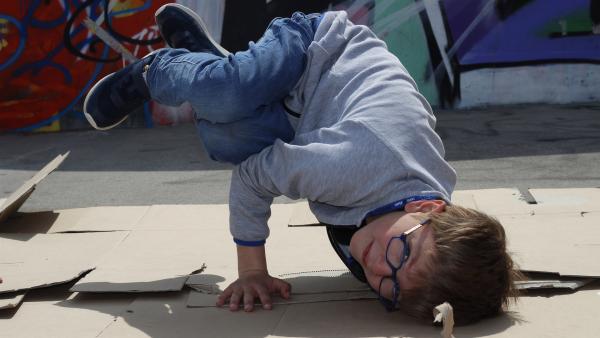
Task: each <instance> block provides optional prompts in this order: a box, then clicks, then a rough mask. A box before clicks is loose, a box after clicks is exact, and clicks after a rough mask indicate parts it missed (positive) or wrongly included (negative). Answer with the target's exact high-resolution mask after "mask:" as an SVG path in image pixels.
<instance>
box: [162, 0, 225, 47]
mask: <svg viewBox="0 0 600 338" xmlns="http://www.w3.org/2000/svg"><path fill="white" fill-rule="evenodd" d="M168 7H175V8H178V9H180V10H182V11H184V12H185V13H186V14H187V15H189V16H191V17H192V18H193V19H194V21H196V23H197V24H198V25H199V26H200V28H201V29H202V31H203V32H204V35H206V37H207V38H208V41H210V43H211V44H212V45H213V46H215V48H216V49H217V50H218V51H219V52H220V53H221V54H223V55H224V56H227V55H229V54H231V53H230V52H229V51H228V50H227V49H225V48H223V47H222V46H221V45H219V44H218V43H217V42H216V41H215V40H213V38H212V36H210V33H209V30H208V28H207V27H206V25H205V24H204V20H202V18H201V17H200V16H199V15H198V14H196V12H194V11H192V10H191V9H189V8H187V7H185V6H183V5H180V4H174V3H170V4H166V5H162V6H161V7H160V8H159V9H157V10H156V12H155V13H154V17H155V18H156V17H157V16H159V15H160V13H162V11H164V10H165V9H166V8H168ZM165 42H166V43H167V46H169V47H171V48H173V47H172V46H170V45H169V43H168V42H167V41H166V40H165Z"/></svg>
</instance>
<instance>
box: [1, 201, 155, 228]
mask: <svg viewBox="0 0 600 338" xmlns="http://www.w3.org/2000/svg"><path fill="white" fill-rule="evenodd" d="M149 209H150V206H100V207H88V208H75V209H62V210H55V211H38V212H16V213H14V214H13V215H11V217H10V218H9V219H7V220H6V221H5V222H4V223H3V224H2V226H1V227H0V231H1V232H3V233H46V234H52V233H79V232H110V231H130V230H134V229H135V228H137V226H138V223H139V221H140V219H141V218H142V217H143V216H144V215H145V214H146V212H147V211H148V210H149Z"/></svg>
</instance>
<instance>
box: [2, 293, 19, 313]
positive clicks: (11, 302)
mask: <svg viewBox="0 0 600 338" xmlns="http://www.w3.org/2000/svg"><path fill="white" fill-rule="evenodd" d="M23 298H25V292H11V293H0V310H4V309H12V308H15V307H17V306H19V304H21V302H22V301H23Z"/></svg>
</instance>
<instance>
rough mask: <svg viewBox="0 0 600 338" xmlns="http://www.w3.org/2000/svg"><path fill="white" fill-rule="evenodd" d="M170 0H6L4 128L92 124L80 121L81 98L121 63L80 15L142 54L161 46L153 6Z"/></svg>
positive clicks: (1, 13) (0, 52)
mask: <svg viewBox="0 0 600 338" xmlns="http://www.w3.org/2000/svg"><path fill="white" fill-rule="evenodd" d="M166 2H167V1H156V0H155V1H143V0H85V1H79V0H45V1H42V0H28V1H26V0H23V1H4V2H2V3H1V4H0V130H16V131H33V130H36V129H38V128H41V127H45V126H50V127H51V128H52V129H54V130H56V129H59V128H69V125H72V126H74V127H78V126H79V127H87V125H86V124H85V123H84V121H82V114H81V104H82V97H83V96H84V95H85V93H86V92H87V91H88V90H89V88H90V87H91V86H92V85H93V84H94V82H95V81H96V80H98V79H99V78H101V76H103V75H104V74H107V73H109V72H112V71H115V70H116V69H118V68H120V67H122V66H123V61H122V58H121V57H120V55H118V54H116V52H114V51H112V50H110V49H109V48H108V46H106V45H105V44H104V43H103V42H102V41H101V40H99V39H98V38H97V37H96V36H94V35H93V34H92V33H91V32H90V31H89V30H88V29H87V28H86V27H85V26H84V25H83V20H84V19H85V18H88V17H89V18H90V19H91V20H93V21H95V22H96V23H97V24H99V25H101V27H104V28H105V29H107V30H108V31H109V32H110V33H111V35H113V37H115V38H117V39H118V40H119V41H120V42H121V43H123V44H124V45H125V46H126V47H127V48H128V49H129V50H131V51H132V52H133V54H134V55H137V56H141V55H145V54H146V53H148V52H149V51H151V50H153V49H154V48H155V47H157V46H159V45H162V40H161V39H160V37H159V35H158V32H157V28H156V27H155V24H154V11H155V10H156V9H157V8H158V7H159V6H161V5H162V4H164V3H166ZM61 124H63V126H61ZM65 124H66V125H67V126H64V125H65Z"/></svg>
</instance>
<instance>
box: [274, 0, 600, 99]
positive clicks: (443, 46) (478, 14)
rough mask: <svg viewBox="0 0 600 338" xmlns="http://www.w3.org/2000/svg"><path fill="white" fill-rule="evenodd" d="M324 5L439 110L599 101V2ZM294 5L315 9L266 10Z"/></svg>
mask: <svg viewBox="0 0 600 338" xmlns="http://www.w3.org/2000/svg"><path fill="white" fill-rule="evenodd" d="M318 3H319V4H320V5H321V8H322V10H323V11H324V10H327V9H343V10H346V11H347V12H348V14H349V16H350V18H351V19H352V20H353V21H354V22H355V23H360V24H365V25H368V26H370V27H371V29H373V31H374V32H375V33H376V34H377V35H378V36H379V37H380V38H381V39H383V40H384V41H385V42H386V43H387V45H388V48H389V50H390V51H391V52H392V53H394V54H395V55H397V56H398V58H399V59H400V60H401V61H402V63H403V64H404V66H405V67H406V68H407V69H408V71H409V72H410V73H411V75H412V76H413V78H415V80H416V81H417V83H418V85H419V90H420V91H421V93H423V94H424V95H425V96H426V97H427V99H428V100H429V101H430V102H431V103H432V104H433V105H435V106H440V107H473V106H481V105H491V104H513V103H540V102H543V103H574V102H590V101H600V91H598V90H597V88H598V87H599V86H600V0H568V1H566V0H347V1H318ZM291 4H294V5H295V6H297V7H296V8H293V9H296V10H304V9H310V10H314V9H315V8H314V6H315V2H310V5H309V4H303V3H302V2H300V1H291V2H290V0H272V1H271V2H270V4H269V6H267V10H269V7H274V8H277V7H286V9H287V12H284V13H285V14H289V13H291V12H292V10H293V9H292V8H289V7H290V6H291ZM276 14H277V16H281V11H279V12H277V11H276ZM272 16H273V15H271V17H272ZM271 17H270V18H271ZM270 18H269V19H270ZM597 92H598V93H597Z"/></svg>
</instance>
